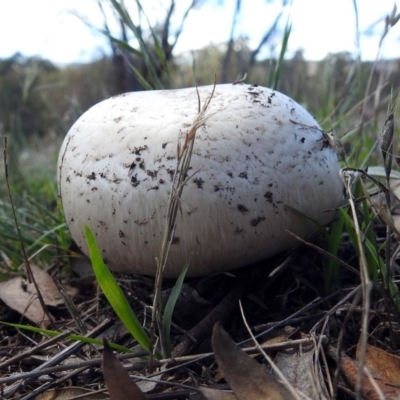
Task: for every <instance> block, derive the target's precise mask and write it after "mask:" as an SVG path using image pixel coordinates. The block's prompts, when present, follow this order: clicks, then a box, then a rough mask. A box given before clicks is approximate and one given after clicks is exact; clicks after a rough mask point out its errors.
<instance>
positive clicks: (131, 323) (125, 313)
mask: <svg viewBox="0 0 400 400" xmlns="http://www.w3.org/2000/svg"><path fill="white" fill-rule="evenodd" d="M84 232H85V236H86V242H87V245H88V248H89V253H90V259H91V261H92V266H93V271H94V274H95V276H96V279H97V282H98V283H99V285H100V287H101V290H102V291H103V293H104V295H105V296H106V298H107V300H108V301H109V303H110V304H111V307H112V308H113V309H114V311H115V313H116V314H117V315H118V318H119V319H120V320H121V322H122V323H123V324H124V325H125V327H126V328H127V329H128V331H129V332H130V333H131V335H132V336H133V337H134V338H135V339H136V340H137V341H138V343H139V344H140V345H141V346H142V347H143V348H144V349H145V350H147V351H150V348H151V346H150V339H149V337H148V336H147V334H146V332H145V330H144V329H143V326H142V325H141V323H140V322H139V320H138V318H137V317H136V315H135V313H134V312H133V310H132V308H131V306H130V304H129V302H128V300H127V299H126V297H125V295H124V293H123V292H122V290H121V288H120V287H119V285H118V283H117V282H116V280H115V279H114V276H113V275H112V274H111V272H110V271H109V270H108V268H107V266H106V264H105V263H104V261H103V257H102V255H101V253H100V249H99V247H98V246H97V243H96V239H95V237H94V235H93V233H92V231H91V230H90V228H89V227H87V226H86V225H85V227H84Z"/></svg>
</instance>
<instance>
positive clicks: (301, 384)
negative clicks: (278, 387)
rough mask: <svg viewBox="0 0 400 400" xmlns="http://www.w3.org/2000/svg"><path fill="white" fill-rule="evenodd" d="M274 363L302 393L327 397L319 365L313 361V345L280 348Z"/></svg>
mask: <svg viewBox="0 0 400 400" xmlns="http://www.w3.org/2000/svg"><path fill="white" fill-rule="evenodd" d="M274 363H275V364H276V366H277V367H278V368H279V369H280V370H281V372H282V373H283V375H285V377H286V379H287V380H288V381H289V382H290V384H291V385H292V386H293V387H294V388H296V389H297V390H299V391H300V392H302V393H303V394H304V395H306V396H308V397H309V398H311V399H319V400H326V399H328V398H329V394H328V390H327V388H326V384H325V381H324V377H323V375H322V371H321V366H320V364H319V363H318V362H317V361H315V347H314V346H313V345H311V346H304V347H302V348H300V349H298V348H293V349H286V350H281V351H279V352H278V354H277V355H276V357H275V359H274Z"/></svg>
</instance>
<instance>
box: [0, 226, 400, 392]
mask: <svg viewBox="0 0 400 400" xmlns="http://www.w3.org/2000/svg"><path fill="white" fill-rule="evenodd" d="M384 231H385V229H384V226H382V224H379V223H377V224H376V226H375V232H376V233H377V235H378V239H379V232H382V234H384ZM382 240H383V238H382ZM378 242H379V240H378ZM313 243H314V244H315V245H316V246H318V247H321V248H324V247H326V244H325V243H324V239H323V237H316V238H314V240H313ZM338 255H339V257H340V259H341V260H343V261H345V262H346V263H347V264H349V265H350V266H352V267H353V268H354V270H350V271H349V270H346V269H342V270H341V276H340V281H339V285H337V287H335V283H334V282H332V287H331V288H330V292H329V293H326V292H324V285H323V281H324V273H325V272H324V270H323V266H324V265H325V264H326V257H324V256H323V255H321V254H320V253H319V252H317V251H316V250H315V249H313V248H310V247H308V246H301V247H299V248H298V249H296V250H295V251H293V252H291V253H290V254H285V255H281V256H278V257H275V258H273V259H269V260H266V261H264V262H260V263H258V264H256V265H252V266H249V267H246V268H242V269H239V270H236V271H232V272H231V273H229V274H221V275H216V276H210V277H205V278H198V279H187V280H186V282H185V285H184V287H183V289H182V293H181V296H180V299H179V300H178V302H177V305H176V310H175V313H174V319H173V329H172V333H171V342H172V345H173V358H171V359H169V360H161V361H153V364H152V365H149V363H148V362H147V361H146V360H147V359H146V357H145V353H144V352H143V351H142V350H141V349H140V348H138V347H137V344H136V343H135V342H134V340H133V339H132V338H131V337H130V335H129V334H128V333H127V331H126V330H125V329H124V327H123V326H121V324H120V323H119V321H118V319H117V318H116V317H115V315H114V314H113V312H112V310H111V309H110V307H109V306H108V304H107V302H106V300H105V299H104V297H103V296H102V294H101V293H100V292H99V290H98V288H97V285H96V283H95V280H94V277H93V275H91V274H90V268H89V269H88V271H89V273H88V274H87V275H86V276H78V275H77V274H75V273H74V271H72V273H71V271H67V268H66V266H65V267H64V266H57V267H54V268H52V269H50V270H49V271H48V272H49V275H51V276H52V277H53V279H54V281H56V282H58V283H59V284H58V285H57V286H55V285H54V286H51V289H49V288H48V286H46V289H45V290H46V291H47V295H46V302H47V305H48V308H49V312H50V313H51V315H52V317H53V320H54V325H55V326H50V324H45V325H46V326H43V324H42V323H41V321H40V319H43V314H41V315H39V316H36V318H38V319H37V320H33V319H32V318H31V317H30V320H28V318H27V317H29V315H28V310H29V309H30V307H33V305H34V304H35V295H34V290H33V289H32V288H30V286H29V284H27V283H26V282H24V281H23V280H22V279H21V278H14V279H19V280H18V281H13V283H12V285H11V284H10V283H8V285H5V286H6V288H7V290H9V287H10V286H11V287H12V289H11V291H12V293H13V296H15V298H18V299H20V301H15V302H13V303H10V302H9V301H7V300H6V298H4V299H3V297H4V296H6V297H10V294H9V292H7V291H5V293H6V294H3V291H4V288H3V287H0V298H2V299H3V302H2V303H0V304H1V305H0V315H1V321H3V322H5V323H14V324H24V325H30V326H39V327H41V328H46V329H48V330H52V331H57V332H61V333H62V334H61V335H59V336H57V337H51V336H50V334H42V333H39V332H32V331H27V330H26V329H22V328H18V329H16V328H15V327H11V326H9V325H5V324H1V326H0V341H1V342H0V344H1V349H0V351H1V353H0V354H1V356H0V385H1V390H2V392H1V396H2V398H5V399H33V398H37V399H49V398H76V396H85V397H83V398H108V394H107V393H108V392H107V391H106V390H107V387H106V386H105V380H104V376H103V372H102V371H103V370H102V353H103V344H102V343H101V342H102V340H103V338H105V339H106V340H107V341H108V342H109V343H110V344H111V345H115V344H117V345H119V346H121V347H120V348H119V349H121V348H122V346H123V347H124V348H125V349H129V350H130V353H128V354H126V353H123V352H122V351H117V352H116V354H118V357H119V359H120V361H121V363H122V365H123V367H124V368H125V369H126V370H127V371H128V372H129V374H130V375H131V376H135V377H136V378H137V379H136V382H137V383H138V387H139V388H140V389H141V391H143V392H145V393H146V396H147V397H148V398H154V399H158V398H163V399H175V398H196V397H197V398H203V397H199V396H206V397H207V398H217V397H218V396H217V395H216V394H215V393H212V394H211V395H210V393H208V394H206V393H203V394H202V395H201V394H199V393H198V390H197V389H198V388H199V387H203V388H204V387H205V388H208V389H216V390H227V389H229V388H232V389H234V387H235V381H236V380H238V379H239V378H242V377H241V376H237V377H236V378H235V375H233V377H232V376H231V375H230V373H227V372H226V367H225V368H224V367H223V364H222V365H221V361H220V360H218V363H217V362H216V361H215V358H214V355H213V354H212V352H213V347H212V343H211V336H212V329H213V327H214V325H215V323H216V322H219V321H220V322H222V323H223V326H224V328H225V330H226V331H227V332H229V334H230V335H231V336H232V338H233V340H234V341H235V342H236V343H243V344H242V347H245V348H247V350H246V351H247V353H249V354H251V357H252V358H253V359H255V360H257V361H258V362H259V363H260V365H261V364H264V365H265V371H268V370H270V366H269V364H268V362H267V361H266V360H265V357H263V356H262V355H261V353H260V350H259V349H257V348H255V344H254V342H253V341H252V340H251V339H250V336H249V332H248V331H247V329H246V326H245V323H244V320H243V317H242V315H241V313H240V310H239V300H240V301H241V305H242V308H243V315H244V317H245V319H246V321H247V323H248V324H249V326H250V327H251V330H252V332H253V333H254V335H256V336H257V341H258V343H260V344H261V346H262V347H263V348H264V349H265V351H266V352H267V354H268V355H269V356H270V357H272V358H273V359H274V358H275V362H276V363H277V365H278V366H279V368H280V369H281V370H282V372H283V373H284V375H285V376H286V378H287V379H288V380H289V381H290V383H291V385H292V386H293V387H294V388H295V390H298V391H301V392H302V393H304V394H306V395H307V396H308V397H309V398H312V399H314V398H343V399H346V398H353V397H352V396H353V393H354V391H355V390H356V389H355V387H356V383H357V374H358V366H357V362H356V360H357V344H358V342H359V337H360V329H361V312H362V302H361V301H360V289H359V285H360V278H359V276H358V275H357V274H356V273H354V271H356V270H357V267H358V258H357V253H356V251H355V250H354V247H353V245H352V244H351V242H350V241H346V240H344V241H343V242H342V244H341V246H340V249H339V254H338ZM76 262H80V263H81V264H80V268H79V270H82V268H81V267H82V263H85V262H86V260H84V259H80V260H78V261H76ZM72 269H73V266H72ZM42 279H45V280H46V281H47V277H46V278H42ZM119 283H120V285H121V287H122V288H123V290H124V292H125V294H126V296H127V297H128V299H129V300H130V303H131V305H132V307H133V309H134V311H135V312H136V313H137V315H138V316H139V317H140V319H141V320H142V321H143V323H144V325H145V326H148V324H149V320H150V317H151V305H152V301H153V299H152V294H153V290H154V281H153V279H152V278H149V277H143V276H119ZM173 284H174V282H173V281H168V280H166V281H165V282H164V285H163V292H162V298H163V301H166V298H167V297H168V291H169V290H170V289H171V287H172V286H173ZM54 287H55V288H54ZM57 291H58V293H57ZM27 293H28V294H29V293H30V294H31V295H33V296H32V298H30V300H25V304H24V302H23V300H22V299H23V298H24V297H23V296H25V297H26V295H27ZM60 296H61V297H62V298H63V299H67V300H66V301H65V300H64V302H63V304H60V301H59V299H60ZM55 298H56V300H57V301H58V302H57V301H55V300H54V299H55ZM371 299H372V307H371V312H370V315H369V333H370V334H369V336H368V343H369V344H370V345H373V346H374V347H369V348H368V349H367V353H368V356H367V361H366V366H367V367H368V368H369V370H370V374H372V377H371V378H368V376H364V378H363V381H362V388H363V390H364V396H365V397H364V398H367V399H373V398H382V397H379V390H380V391H381V392H382V393H383V394H384V395H385V396H386V398H391V397H392V396H395V395H398V394H399V393H400V390H399V389H398V385H399V384H400V382H395V378H394V377H395V376H398V370H399V368H400V366H399V365H400V363H399V361H398V359H397V357H394V358H393V356H392V355H390V354H389V352H390V353H393V352H394V353H395V352H396V349H397V347H398V345H399V343H400V341H399V338H400V336H399V330H398V323H397V321H398V320H397V315H396V313H395V312H394V310H393V309H391V308H389V307H388V306H387V304H388V299H387V295H386V294H385V291H384V290H383V289H382V288H381V286H380V285H379V284H377V285H375V286H374V288H373V290H372V295H371ZM20 303H21V304H20ZM36 306H37V304H36ZM24 307H25V308H24ZM21 315H25V316H26V317H22V316H21ZM71 334H74V335H80V336H86V337H91V338H96V339H98V340H99V341H98V342H96V343H95V344H88V343H85V342H82V341H80V340H71V336H70V335H71ZM214 347H215V344H214ZM248 348H250V349H248ZM376 348H379V349H378V350H376ZM214 350H215V351H216V352H218V349H215V348H214ZM339 350H340V351H341V352H340V353H338V352H339ZM379 350H380V351H381V352H382V353H378V354H377V351H379ZM338 354H340V355H341V357H338ZM371 354H372V355H371ZM235 357H236V356H233V360H236V358H235ZM377 360H379V361H381V362H382V363H383V364H382V363H381V364H379V363H378V362H377ZM235 362H236V361H232V360H231V361H230V363H235ZM237 362H239V361H237ZM222 363H223V361H222ZM228 365H229V364H228ZM293 365H297V366H298V367H296V368H294V369H293ZM301 365H306V366H307V367H306V368H303V371H302V370H301V368H300V366H301ZM338 365H339V366H340V368H339V370H340V374H336V373H335V372H336V371H337V370H338ZM290 366H292V367H291V368H290ZM160 371H161V373H160ZM311 371H312V372H313V373H311ZM146 379H147V380H146ZM149 379H150V381H149ZM106 380H107V377H106ZM157 382H158V383H157ZM240 382H243V380H240ZM371 382H373V383H371ZM300 383H302V384H303V386H301V385H300ZM304 383H305V385H304ZM266 384H267V386H268V388H269V390H273V389H271V387H270V386H271V383H270V382H269V383H268V382H267V381H266ZM241 385H243V383H241ZM248 385H249V387H248V388H247V389H246V390H250V392H249V393H250V395H249V396H250V397H246V395H243V394H238V393H236V392H235V393H236V394H235V395H236V398H257V397H254V396H256V395H255V394H254V393H253V392H252V391H251V390H252V389H251V386H252V385H253V384H252V382H251V381H250V380H249V381H248ZM374 385H375V386H376V385H377V386H378V387H377V388H376V387H375V386H374ZM236 386H237V385H236ZM191 388H193V389H191ZM388 388H390V390H391V392H390V393H389V392H388V390H389V389H388ZM108 390H109V391H110V392H111V391H112V390H113V389H112V388H111V389H110V388H108ZM285 390H286V389H285ZM385 390H386V391H385ZM223 393H225V392H223ZM246 393H248V392H246ZM377 393H378V394H377ZM89 395H90V396H97V397H87V396H89ZM46 396H47V397H46ZM51 396H53V397H51ZM62 396H64V397H62ZM65 396H66V397H65ZM209 396H211V397H209ZM243 396H245V397H243ZM377 396H378V397H377ZM388 396H390V397H388ZM78 398H81V397H78ZM121 398H122V397H121ZM277 398H278V397H277ZM283 398H284V397H283ZM383 398H385V397H383ZM392 398H394V397H392Z"/></svg>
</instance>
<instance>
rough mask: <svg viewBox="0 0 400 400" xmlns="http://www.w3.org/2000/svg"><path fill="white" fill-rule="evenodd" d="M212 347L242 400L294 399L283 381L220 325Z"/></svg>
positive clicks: (216, 329) (217, 325) (232, 386)
mask: <svg viewBox="0 0 400 400" xmlns="http://www.w3.org/2000/svg"><path fill="white" fill-rule="evenodd" d="M212 346H213V350H214V354H215V358H216V360H217V362H218V366H219V368H220V369H221V370H222V372H223V373H224V376H225V379H226V381H227V382H228V383H229V385H230V387H231V388H232V390H233V392H234V394H235V396H236V397H237V398H238V399H239V400H254V399H258V400H267V399H268V400H292V399H293V396H292V395H291V394H290V392H289V391H288V390H287V389H286V388H285V386H284V385H283V384H282V383H281V382H279V381H278V380H277V379H276V378H275V377H274V376H273V375H271V374H270V373H269V372H268V371H267V370H266V369H265V368H264V367H263V366H262V365H261V364H259V363H258V362H257V361H256V360H254V359H253V358H251V357H250V356H249V355H247V354H246V353H245V352H243V351H242V350H241V349H240V348H239V347H238V346H237V345H236V344H235V343H234V342H233V341H232V339H231V338H230V336H229V335H228V334H227V333H226V332H225V331H224V329H223V328H222V325H221V324H220V323H217V324H215V326H214V330H213V335H212ZM212 399H216V398H215V397H214V398H212Z"/></svg>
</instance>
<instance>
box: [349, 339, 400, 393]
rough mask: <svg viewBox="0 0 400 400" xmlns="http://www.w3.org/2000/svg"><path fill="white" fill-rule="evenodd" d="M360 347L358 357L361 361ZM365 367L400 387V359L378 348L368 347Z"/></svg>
mask: <svg viewBox="0 0 400 400" xmlns="http://www.w3.org/2000/svg"><path fill="white" fill-rule="evenodd" d="M359 352H360V346H359V344H358V345H357V353H356V357H357V359H359ZM365 366H366V367H367V368H368V369H369V370H370V371H371V372H373V373H374V374H376V375H378V376H380V377H381V378H382V379H385V380H388V381H390V382H392V383H393V384H397V385H400V357H397V356H395V355H393V354H390V353H388V352H387V351H385V350H382V349H380V348H378V347H375V346H371V345H369V344H368V345H367V348H366V353H365Z"/></svg>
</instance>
